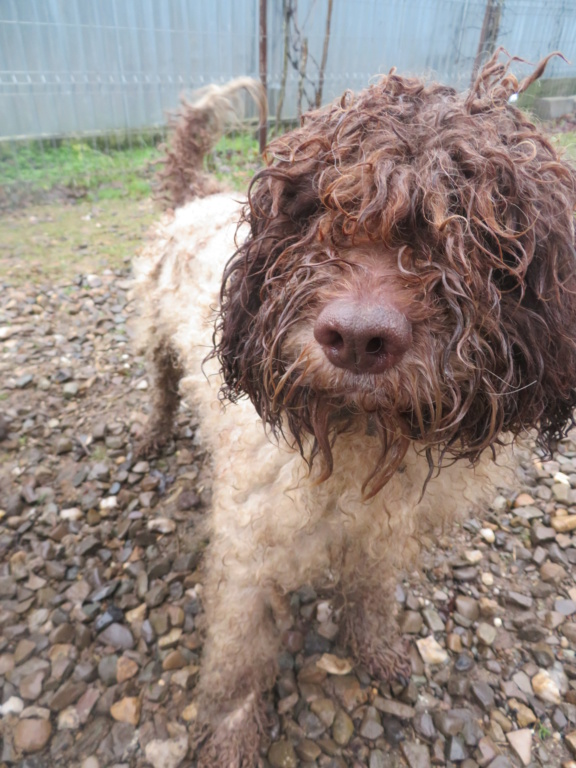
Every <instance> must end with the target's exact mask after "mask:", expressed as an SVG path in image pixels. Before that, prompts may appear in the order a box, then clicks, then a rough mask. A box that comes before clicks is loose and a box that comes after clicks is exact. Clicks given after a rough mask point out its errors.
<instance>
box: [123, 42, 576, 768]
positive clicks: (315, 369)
mask: <svg viewBox="0 0 576 768" xmlns="http://www.w3.org/2000/svg"><path fill="white" fill-rule="evenodd" d="M548 58H550V57H548ZM548 58H547V59H545V60H543V61H542V62H541V63H540V64H539V65H538V66H537V68H536V69H535V71H534V72H533V73H532V74H531V75H530V76H529V77H527V78H526V79H525V80H523V81H522V82H520V83H519V82H518V81H517V80H516V78H515V77H514V76H513V75H512V74H511V72H510V66H511V61H512V60H510V59H508V60H506V61H504V62H503V61H502V60H501V59H502V52H501V51H498V52H496V53H495V54H494V56H493V57H492V58H491V59H490V61H489V62H488V63H487V64H486V65H485V67H484V68H483V69H482V70H481V71H480V72H479V74H478V76H477V78H476V80H475V82H474V83H473V84H472V86H471V88H470V89H469V91H468V92H466V93H458V92H457V91H456V90H455V89H453V88H451V87H448V86H443V85H439V84H437V83H427V82H425V81H423V80H421V79H418V78H405V77H401V76H400V75H398V74H397V73H396V72H395V71H394V70H392V71H391V72H390V73H389V74H388V75H386V76H384V77H382V78H381V79H380V80H379V81H378V82H377V83H376V84H374V85H371V86H369V87H368V88H366V89H365V90H363V91H362V92H360V93H358V94H352V93H350V92H347V93H345V94H344V95H343V96H342V98H341V99H339V100H337V101H335V102H333V103H332V104H329V105H328V106H326V107H323V108H320V109H318V110H316V111H312V112H310V113H309V114H307V115H305V116H304V117H303V119H302V124H301V126H300V127H298V128H296V129H294V130H292V131H290V132H288V133H286V134H285V135H282V136H278V137H277V138H275V139H274V140H273V141H272V142H271V144H270V145H269V147H268V149H267V164H266V167H264V168H263V169H262V170H260V171H259V172H258V173H257V174H256V176H255V178H254V179H253V181H252V183H251V185H250V189H249V193H248V202H247V203H246V204H244V205H243V204H241V203H239V202H237V201H236V199H235V197H234V195H231V194H229V193H225V192H222V191H217V192H216V193H215V194H209V195H208V196H204V197H198V191H199V190H198V189H195V188H194V180H195V178H196V176H195V172H194V173H192V176H191V178H192V181H190V178H189V177H188V176H186V175H185V174H184V176H185V177H179V176H178V173H179V169H182V168H185V167H186V162H187V161H186V158H183V159H179V158H178V152H177V151H174V150H173V151H172V155H171V156H170V157H169V161H168V163H169V164H168V172H167V174H165V177H164V182H165V189H168V190H169V191H170V192H171V193H172V194H173V195H174V196H175V198H176V199H177V202H178V203H179V205H178V207H177V208H176V210H175V211H174V212H173V213H172V214H171V215H168V216H167V217H166V218H165V219H164V220H163V222H162V223H161V224H160V225H159V226H158V228H157V229H156V231H155V232H154V234H153V237H152V240H151V242H150V243H149V244H148V245H147V246H146V248H145V249H144V252H143V254H142V255H141V257H140V258H139V259H138V261H137V263H136V281H135V297H136V300H137V303H138V305H139V307H140V310H139V317H140V319H139V340H140V345H141V347H142V348H143V349H144V350H145V351H146V355H147V358H148V360H149V363H150V373H151V382H152V391H153V407H152V414H151V417H150V421H149V424H148V428H147V431H146V433H145V434H144V435H143V438H142V443H141V451H142V452H143V453H146V452H150V451H154V450H157V449H158V448H159V447H160V445H161V443H162V442H163V441H165V440H166V439H167V438H168V437H169V436H170V433H171V428H172V423H173V419H174V415H175V413H176V410H177V408H178V403H179V400H180V398H185V400H186V401H187V403H188V404H189V405H191V406H192V407H193V408H194V409H195V410H196V412H197V413H198V416H199V419H200V433H199V438H198V439H200V440H201V442H202V443H203V444H204V445H205V446H207V447H208V449H209V451H210V454H211V458H212V462H213V476H214V488H213V498H212V510H211V513H210V516H209V522H208V525H209V529H210V543H209V547H208V550H207V554H206V563H205V567H206V580H205V583H204V588H203V592H202V600H203V603H204V607H205V612H206V618H207V636H206V642H205V648H204V657H203V662H202V668H201V671H200V677H199V682H198V686H197V689H196V692H195V696H196V701H197V704H198V720H197V723H196V732H195V745H196V759H197V764H198V766H199V767H200V768H208V766H210V767H211V768H214V767H215V766H226V768H247V767H248V766H252V765H255V764H258V760H259V743H260V739H261V736H262V734H263V732H264V731H265V728H266V716H265V698H266V692H268V691H269V690H270V689H271V687H272V686H273V684H274V680H275V676H276V672H277V655H278V652H279V648H280V644H281V638H282V633H283V631H284V630H285V628H286V627H288V626H289V625H290V607H289V596H290V594H291V593H292V592H293V591H294V590H297V589H298V588H300V587H302V585H307V584H311V585H313V586H314V587H315V588H317V589H318V590H321V591H322V592H326V591H327V592H329V593H330V594H331V595H333V597H334V601H335V604H336V603H337V604H338V606H339V612H340V625H341V630H342V632H343V639H344V641H345V642H346V643H348V646H349V648H350V650H351V652H352V654H353V656H354V658H355V660H356V661H357V662H358V663H359V664H362V665H364V667H365V668H366V669H367V670H368V672H369V673H370V674H371V675H372V676H373V677H375V678H378V679H380V680H392V679H397V680H400V681H402V682H403V683H405V682H406V680H407V679H408V678H409V676H410V665H409V663H408V662H407V657H406V653H405V647H404V644H403V642H402V638H401V637H400V634H399V631H398V628H397V626H396V623H395V619H394V616H395V597H394V594H395V592H394V591H395V585H396V581H397V575H398V573H399V572H400V571H401V570H402V569H403V568H405V567H406V566H407V565H408V564H410V563H412V562H413V561H414V557H415V555H416V554H417V552H418V547H419V541H420V540H421V539H422V536H423V535H424V532H426V531H427V530H429V529H430V528H433V527H434V526H437V525H438V524H440V523H441V522H443V521H446V520H450V519H453V518H454V517H455V516H456V515H457V514H459V513H460V512H461V511H462V507H463V506H466V504H469V505H470V506H472V505H474V504H480V503H484V502H485V500H486V499H487V498H488V497H489V495H490V493H491V492H492V490H493V488H494V487H495V486H496V485H498V483H499V482H500V472H501V470H503V468H506V467H507V466H508V465H509V463H510V451H511V448H510V446H511V444H512V443H513V442H514V441H515V440H516V439H522V437H523V436H525V435H526V434H527V433H529V432H530V433H531V435H532V439H534V440H535V441H536V443H537V445H539V446H540V448H541V449H542V450H543V451H545V452H547V453H549V452H550V451H552V450H553V448H554V445H555V443H556V441H557V440H558V439H560V438H562V437H563V436H564V435H565V433H566V432H567V430H568V429H569V428H570V427H571V426H572V425H573V416H572V414H573V409H574V405H575V403H576V341H575V332H576V300H575V292H576V269H575V266H576V261H575V235H574V209H575V204H576V172H575V170H574V168H573V167H572V166H571V165H570V163H569V162H568V161H567V160H566V159H565V158H563V157H562V156H560V155H559V154H558V152H557V151H556V149H555V148H554V147H553V146H552V144H551V143H550V141H549V140H548V139H547V138H546V136H545V135H544V134H543V133H542V132H541V131H540V130H539V129H538V128H536V127H535V126H534V125H533V123H532V122H531V121H530V119H529V118H528V117H527V116H526V115H524V114H523V113H522V112H521V111H520V110H518V109H517V108H516V107H515V106H513V105H512V104H510V103H509V99H510V97H511V96H512V94H514V93H521V92H523V91H524V90H525V89H526V88H527V87H528V85H530V83H531V82H533V81H534V80H535V79H536V78H537V77H539V76H540V75H541V74H542V72H543V71H544V68H545V65H546V62H547V61H548ZM233 91H234V88H233V89H232V91H229V92H228V93H227V94H226V95H225V96H224V97H223V98H225V99H226V98H228V97H229V95H230V93H231V92H233ZM212 97H213V100H216V102H218V99H220V98H221V97H222V93H221V92H220V91H218V89H216V91H214V92H213V93H212ZM203 110H204V112H203ZM216 111H217V110H216ZM206 113H208V114H212V113H213V109H212V106H211V99H207V100H205V101H204V103H203V105H202V106H201V107H198V108H196V112H194V109H193V110H192V112H190V113H189V114H188V119H189V123H190V125H192V126H194V125H195V124H197V122H198V120H201V119H203V117H202V115H203V114H204V115H205V114H206ZM191 115H192V117H190V116H191ZM188 128H189V126H188V127H187V124H186V119H183V121H182V122H181V124H180V131H181V132H182V134H183V135H184V134H186V131H187V130H188ZM193 164H194V163H193ZM167 179H168V181H166V180H167ZM170 184H172V187H170ZM209 191H210V192H211V193H212V192H214V189H212V188H210V189H209ZM200 194H202V190H200ZM195 195H196V199H194V200H192V201H191V202H186V203H184V201H185V200H186V199H188V198H192V197H194V196H195ZM234 238H235V239H234Z"/></svg>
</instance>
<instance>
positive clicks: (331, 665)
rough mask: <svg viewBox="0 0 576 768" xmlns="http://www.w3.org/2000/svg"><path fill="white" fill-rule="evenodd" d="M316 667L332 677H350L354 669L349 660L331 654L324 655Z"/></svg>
mask: <svg viewBox="0 0 576 768" xmlns="http://www.w3.org/2000/svg"><path fill="white" fill-rule="evenodd" d="M316 666H317V667H318V668H319V669H323V670H324V671H325V672H328V673H329V674H330V675H348V674H349V673H350V672H351V671H352V669H353V664H352V662H351V661H350V660H349V659H341V658H340V657H338V656H334V655H333V654H331V653H324V654H323V655H322V656H321V657H320V658H319V659H318V661H317V662H316Z"/></svg>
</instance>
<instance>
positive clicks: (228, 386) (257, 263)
mask: <svg viewBox="0 0 576 768" xmlns="http://www.w3.org/2000/svg"><path fill="white" fill-rule="evenodd" d="M316 166H317V161H316V160H315V159H314V158H313V157H311V158H310V160H309V161H306V160H300V161H299V162H298V163H297V164H289V163H288V164H287V163H283V164H282V167H270V168H266V169H264V170H263V171H261V172H260V173H258V174H256V176H255V177H254V179H253V181H252V183H251V185H250V190H249V202H248V204H247V205H246V206H245V209H244V211H243V215H242V220H241V222H240V225H239V229H242V228H243V227H245V225H246V224H247V225H248V227H249V235H248V237H247V238H245V240H244V241H243V242H242V243H241V244H240V246H239V248H238V250H237V251H236V253H235V254H234V256H233V257H232V258H231V260H230V261H229V263H228V265H227V268H226V270H225V273H224V281H223V284H222V291H221V305H220V312H219V318H218V321H217V324H216V332H215V349H216V354H217V356H218V359H219V361H220V364H221V370H222V376H223V381H224V385H223V388H222V394H223V396H224V397H225V398H227V399H229V400H231V401H235V400H237V399H238V398H239V397H241V396H242V395H244V394H247V395H248V396H249V397H250V399H251V400H252V402H253V403H254V406H255V407H256V409H257V411H258V413H259V414H260V415H261V416H262V417H263V418H264V419H265V420H266V421H267V422H268V423H270V424H272V425H274V423H275V421H276V418H275V416H274V414H273V413H272V412H271V410H270V409H271V404H270V399H271V398H272V397H273V395H272V393H271V392H268V391H267V389H269V388H271V387H273V385H272V384H271V383H270V380H269V377H267V375H266V370H264V366H265V365H266V362H267V361H268V363H269V361H270V349H269V348H268V347H269V343H270V340H269V338H268V335H269V334H270V332H271V330H272V329H274V328H276V329H278V324H277V321H278V318H277V317H270V316H268V315H267V309H266V307H267V304H268V303H269V302H267V298H268V297H270V296H271V295H277V293H278V291H281V290H282V281H281V280H280V279H279V278H280V277H285V273H286V270H287V269H288V266H287V262H289V261H290V246H291V245H293V244H294V243H295V242H299V243H300V245H301V244H302V237H303V234H304V233H305V234H306V236H307V237H308V238H309V240H310V241H313V240H314V238H315V236H316V235H315V230H316V225H315V224H312V223H311V222H313V221H314V220H315V218H317V213H318V209H319V207H320V201H319V199H318V195H317V194H316V193H315V192H314V189H313V180H314V175H315V171H316ZM282 259H284V261H282ZM276 311H277V310H276ZM273 378H274V379H275V380H276V379H277V375H276V374H274V377H273Z"/></svg>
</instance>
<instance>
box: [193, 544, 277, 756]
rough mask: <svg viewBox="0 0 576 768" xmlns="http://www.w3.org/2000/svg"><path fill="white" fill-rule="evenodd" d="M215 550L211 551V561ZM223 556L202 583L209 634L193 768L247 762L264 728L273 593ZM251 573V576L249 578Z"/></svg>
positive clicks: (273, 639) (272, 658) (271, 672)
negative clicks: (264, 697) (195, 767)
mask: <svg viewBox="0 0 576 768" xmlns="http://www.w3.org/2000/svg"><path fill="white" fill-rule="evenodd" d="M215 558H218V559H219V556H218V555H216V553H215V552H212V557H211V563H210V566H214V565H215V563H214V559H215ZM232 558H233V556H228V557H227V558H226V560H225V561H224V562H225V569H224V567H220V564H218V565H217V566H216V568H214V570H213V571H212V572H211V574H210V575H209V579H208V582H207V585H206V589H205V598H204V599H205V603H206V614H207V620H208V635H207V638H206V645H205V652H204V659H203V663H202V670H201V673H200V682H199V686H198V689H197V705H198V723H197V728H196V739H195V741H196V746H197V760H198V768H216V766H219V767H220V766H221V767H222V768H252V767H253V766H256V765H258V764H259V755H258V747H259V744H260V737H261V735H262V733H263V731H264V729H265V721H266V717H265V709H264V699H263V694H264V693H265V692H266V691H268V690H270V689H271V688H272V686H273V684H274V680H275V677H276V672H277V655H278V646H279V638H280V628H279V626H278V624H277V621H276V620H275V614H276V613H277V611H276V604H277V603H278V597H277V596H276V595H275V594H274V592H273V589H272V588H271V587H266V586H261V585H258V584H255V583H254V575H253V574H251V573H249V572H248V571H247V572H245V573H243V572H242V570H243V569H242V568H241V567H240V565H239V564H238V563H235V562H234V561H233V559H232ZM250 577H251V578H250Z"/></svg>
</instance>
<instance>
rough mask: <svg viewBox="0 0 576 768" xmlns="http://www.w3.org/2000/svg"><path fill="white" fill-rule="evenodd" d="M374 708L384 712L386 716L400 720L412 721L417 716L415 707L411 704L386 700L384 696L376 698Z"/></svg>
mask: <svg viewBox="0 0 576 768" xmlns="http://www.w3.org/2000/svg"><path fill="white" fill-rule="evenodd" d="M374 706H375V707H376V709H377V710H378V711H379V712H383V713H384V714H385V715H392V716H393V717H397V718H399V719H400V720H412V718H413V717H414V716H415V714H416V710H415V709H414V707H411V706H410V705H409V704H403V703H402V702H401V701H397V700H396V699H384V698H382V696H376V698H375V699H374Z"/></svg>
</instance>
